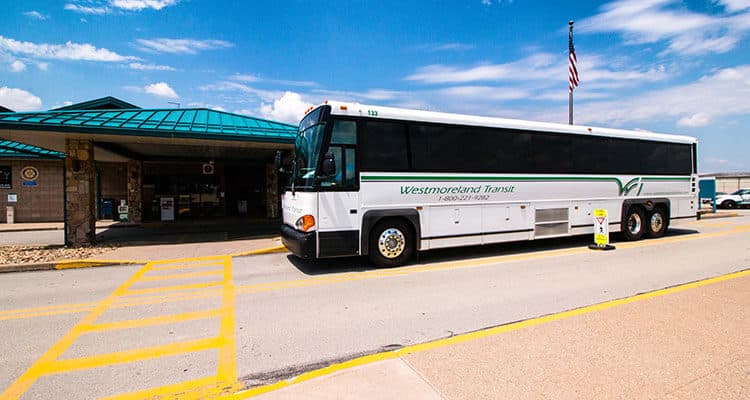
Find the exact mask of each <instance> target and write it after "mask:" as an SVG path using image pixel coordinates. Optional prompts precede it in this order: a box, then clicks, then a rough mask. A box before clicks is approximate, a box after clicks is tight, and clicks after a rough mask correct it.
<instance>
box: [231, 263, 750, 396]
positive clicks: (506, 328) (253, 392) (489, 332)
mask: <svg viewBox="0 0 750 400" xmlns="http://www.w3.org/2000/svg"><path fill="white" fill-rule="evenodd" d="M746 276H750V270H743V271H739V272H734V273H731V274H726V275H722V276H717V277H714V278H709V279H705V280H701V281H696V282H691V283H686V284H683V285H678V286H674V287H670V288H665V289H660V290H655V291H653V292H648V293H642V294H638V295H635V296H630V297H625V298H622V299H617V300H611V301H606V302H603V303H598V304H593V305H590V306H585V307H581V308H576V309H572V310H568V311H563V312H559V313H555V314H549V315H545V316H542V317H538V318H532V319H528V320H524V321H519V322H514V323H510V324H507V325H501V326H496V327H493V328H488V329H483V330H479V331H474V332H469V333H465V334H460V335H456V336H452V337H449V338H445V339H438V340H435V341H432V342H427V343H421V344H416V345H412V346H406V347H402V348H400V349H396V350H392V351H386V352H382V353H376V354H370V355H367V356H363V357H358V358H355V359H352V360H349V361H345V362H343V363H338V364H333V365H329V366H327V367H324V368H320V369H317V370H313V371H309V372H306V373H304V374H301V375H299V376H297V377H295V378H292V379H288V380H283V381H279V382H276V383H272V384H269V385H264V386H259V387H255V388H252V389H249V390H245V391H241V392H238V393H235V394H234V395H232V396H227V397H226V398H231V399H247V398H250V397H253V396H257V395H259V394H263V393H267V392H271V391H274V390H278V389H281V388H284V387H287V386H291V385H294V384H298V383H301V382H305V381H308V380H311V379H314V378H318V377H321V376H325V375H330V374H333V373H335V372H338V371H342V370H346V369H349V368H353V367H356V366H360V365H365V364H370V363H374V362H377V361H382V360H388V359H393V358H398V357H401V356H404V355H408V354H413V353H418V352H423V351H427V350H431V349H436V348H440V347H446V346H451V345H455V344H458V343H463V342H468V341H472V340H477V339H481V338H484V337H488V336H495V335H499V334H503V333H506V332H511V331H515V330H518V329H523V328H528V327H531V326H535V325H541V324H545V323H548V322H552V321H558V320H561V319H565V318H570V317H575V316H579V315H584V314H589V313H593V312H597V311H602V310H606V309H609V308H613V307H617V306H621V305H625V304H630V303H634V302H637V301H641V300H646V299H651V298H655V297H661V296H665V295H669V294H673V293H678V292H682V291H685V290H688V289H693V288H697V287H701V286H705V285H710V284H714V283H718V282H724V281H727V280H730V279H736V278H741V277H746Z"/></svg>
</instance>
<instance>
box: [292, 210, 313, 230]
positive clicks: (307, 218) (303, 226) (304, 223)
mask: <svg viewBox="0 0 750 400" xmlns="http://www.w3.org/2000/svg"><path fill="white" fill-rule="evenodd" d="M295 225H296V226H297V229H299V230H301V231H303V232H307V230H308V229H310V228H312V227H313V226H315V217H313V216H312V215H310V214H307V215H303V216H301V217H299V219H298V220H297V222H295Z"/></svg>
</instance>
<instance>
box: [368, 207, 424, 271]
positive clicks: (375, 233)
mask: <svg viewBox="0 0 750 400" xmlns="http://www.w3.org/2000/svg"><path fill="white" fill-rule="evenodd" d="M415 245H416V243H415V239H414V233H413V229H412V228H411V226H409V224H408V223H407V222H406V221H404V220H402V219H395V218H388V219H384V220H382V221H380V222H378V223H377V224H376V225H375V227H374V228H373V229H372V231H371V232H370V248H369V256H370V261H371V262H372V263H373V264H375V265H377V266H379V267H396V266H399V265H404V264H406V263H407V262H408V261H409V260H410V259H411V258H412V256H413V255H414V251H415V249H416V246H415Z"/></svg>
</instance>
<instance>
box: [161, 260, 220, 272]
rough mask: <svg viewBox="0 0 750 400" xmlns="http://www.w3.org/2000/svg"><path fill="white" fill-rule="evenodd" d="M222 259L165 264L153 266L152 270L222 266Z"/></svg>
mask: <svg viewBox="0 0 750 400" xmlns="http://www.w3.org/2000/svg"><path fill="white" fill-rule="evenodd" d="M221 265H222V264H221V261H210V262H196V263H192V264H175V265H165V266H161V267H153V268H151V270H152V271H169V270H175V269H190V268H206V267H221Z"/></svg>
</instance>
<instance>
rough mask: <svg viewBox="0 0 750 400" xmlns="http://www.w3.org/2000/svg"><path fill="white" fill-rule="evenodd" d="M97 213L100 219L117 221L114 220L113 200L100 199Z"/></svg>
mask: <svg viewBox="0 0 750 400" xmlns="http://www.w3.org/2000/svg"><path fill="white" fill-rule="evenodd" d="M99 213H100V214H101V218H100V219H113V220H117V218H115V200H114V199H102V204H101V206H100V207H99Z"/></svg>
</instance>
